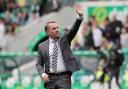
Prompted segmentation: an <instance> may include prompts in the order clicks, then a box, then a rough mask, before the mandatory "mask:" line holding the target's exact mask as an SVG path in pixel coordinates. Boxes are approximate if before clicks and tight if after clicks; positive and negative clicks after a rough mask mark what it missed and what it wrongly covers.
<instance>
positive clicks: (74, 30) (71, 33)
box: [67, 18, 83, 43]
mask: <svg viewBox="0 0 128 89" xmlns="http://www.w3.org/2000/svg"><path fill="white" fill-rule="evenodd" d="M82 20H83V18H82V19H77V20H76V21H75V23H74V24H73V26H72V27H71V29H70V30H69V31H68V32H67V39H68V42H69V43H71V41H72V40H73V38H74V37H75V36H76V34H77V32H78V30H79V27H80V24H81V22H82Z"/></svg>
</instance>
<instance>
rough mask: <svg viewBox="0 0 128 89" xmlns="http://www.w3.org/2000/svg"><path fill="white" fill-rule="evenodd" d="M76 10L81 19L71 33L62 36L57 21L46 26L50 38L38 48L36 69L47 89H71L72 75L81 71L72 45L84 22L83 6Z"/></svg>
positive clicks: (78, 6)
mask: <svg viewBox="0 0 128 89" xmlns="http://www.w3.org/2000/svg"><path fill="white" fill-rule="evenodd" d="M75 8H76V13H77V14H78V15H79V18H78V19H77V20H76V21H75V23H74V25H73V26H72V27H71V29H70V30H69V31H66V32H64V33H63V34H61V35H60V34H59V31H58V25H57V23H56V22H55V21H51V22H48V23H47V24H46V26H45V31H46V33H47V34H48V36H49V38H48V40H46V41H45V42H43V43H41V44H39V46H38V58H37V63H36V67H37V70H38V72H39V74H40V75H41V77H42V79H43V81H44V87H45V88H46V89H71V74H72V72H75V71H78V70H79V67H78V64H77V62H76V59H75V57H74V56H73V54H72V51H71V49H70V45H71V41H72V39H73V38H74V37H75V35H76V34H77V32H78V29H79V26H80V24H81V22H82V20H83V12H82V6H81V5H76V7H75Z"/></svg>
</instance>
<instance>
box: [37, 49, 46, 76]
mask: <svg viewBox="0 0 128 89" xmlns="http://www.w3.org/2000/svg"><path fill="white" fill-rule="evenodd" d="M36 69H37V71H38V72H39V74H40V75H42V74H43V73H44V72H45V71H44V61H43V56H42V54H41V51H40V49H39V47H38V56H37V61H36Z"/></svg>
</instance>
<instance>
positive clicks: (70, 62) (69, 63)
mask: <svg viewBox="0 0 128 89" xmlns="http://www.w3.org/2000/svg"><path fill="white" fill-rule="evenodd" d="M81 22H82V19H77V20H76V21H75V23H74V24H73V26H72V28H71V29H70V30H69V31H68V32H64V33H63V34H61V36H60V39H59V45H60V49H61V52H62V57H63V60H64V63H65V66H66V68H67V71H70V72H74V71H77V70H79V66H78V64H77V61H76V59H75V57H74V55H73V53H72V51H71V49H70V45H71V41H72V39H73V38H74V37H75V35H76V34H77V32H78V29H79V26H80V24H81ZM49 67H50V59H49V40H46V41H45V42H42V43H40V44H39V46H38V58H37V63H36V68H37V70H38V72H39V74H40V75H41V74H42V73H48V72H49Z"/></svg>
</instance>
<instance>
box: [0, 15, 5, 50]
mask: <svg viewBox="0 0 128 89" xmlns="http://www.w3.org/2000/svg"><path fill="white" fill-rule="evenodd" d="M4 36H5V24H4V21H3V19H2V18H0V51H2V50H3V49H4V47H5V45H6V40H5V38H4Z"/></svg>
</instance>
